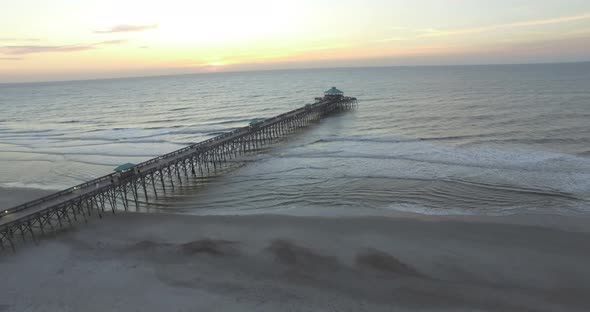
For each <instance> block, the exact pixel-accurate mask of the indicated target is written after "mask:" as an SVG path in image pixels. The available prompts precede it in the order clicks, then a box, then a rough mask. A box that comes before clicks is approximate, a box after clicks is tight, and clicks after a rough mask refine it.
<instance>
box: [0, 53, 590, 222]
mask: <svg viewBox="0 0 590 312" xmlns="http://www.w3.org/2000/svg"><path fill="white" fill-rule="evenodd" d="M332 86H336V87H338V88H339V89H341V90H343V91H344V92H345V95H349V96H355V97H357V98H358V99H359V105H358V108H357V109H356V110H355V111H352V112H349V113H345V114H340V115H337V116H332V117H329V118H326V119H324V120H322V121H321V122H320V123H318V124H315V125H313V126H311V127H310V128H308V129H306V130H305V131H303V132H301V133H298V134H295V135H293V136H291V137H289V138H288V139H287V140H285V141H283V142H281V143H279V144H276V145H274V146H273V147H271V148H268V149H265V150H264V151H262V152H261V153H260V154H258V155H255V156H252V157H249V158H248V159H245V160H244V162H243V163H242V164H240V165H239V166H237V167H234V169H233V170H230V171H228V172H225V173H224V174H223V175H221V176H219V177H215V178H210V179H205V180H199V181H194V183H193V184H190V185H184V186H183V187H182V188H181V189H180V190H179V191H178V192H175V193H174V194H170V195H169V196H168V197H166V198H164V199H161V200H160V201H159V202H157V203H152V204H150V205H146V206H145V207H143V208H142V209H143V210H144V211H148V212H175V213H188V214H250V213H254V214H257V213H288V214H320V215H337V214H340V213H342V212H344V211H345V212H346V213H353V214H357V215H363V214H372V215H373V214H381V213H387V212H391V211H401V212H412V213H422V214H436V215H449V214H453V215H456V214H459V215H462V214H468V215H505V214H513V213H530V214H562V215H590V63H578V64H548V65H493V66H449V67H383V68H342V69H306V70H283V71H263V72H240V73H208V74H195V75H181V76H166V77H147V78H124V79H108V80H93V81H72V82H45V83H24V84H0V111H1V114H0V187H2V188H15V187H27V188H41V189H55V190H58V189H63V188H67V187H70V186H73V185H76V184H78V183H81V182H83V181H86V180H90V179H92V178H95V177H99V176H101V175H105V174H108V173H111V172H112V170H113V168H114V167H116V166H118V165H120V164H123V163H127V162H132V163H139V162H141V161H144V160H147V159H149V158H152V157H154V156H157V155H160V154H164V153H166V152H170V151H173V150H175V149H178V148H181V147H183V146H186V145H187V144H190V143H194V142H198V141H201V140H205V139H207V138H210V137H212V136H215V135H218V134H221V133H223V132H225V131H230V130H232V129H235V128H237V127H242V126H246V125H247V124H248V123H249V121H250V120H252V119H254V118H265V117H272V116H274V115H278V114H281V113H283V112H285V111H288V110H291V109H295V108H297V107H300V106H303V105H305V104H306V103H311V102H313V100H314V98H315V97H317V96H321V95H322V93H323V91H324V90H326V89H328V88H330V87H332Z"/></svg>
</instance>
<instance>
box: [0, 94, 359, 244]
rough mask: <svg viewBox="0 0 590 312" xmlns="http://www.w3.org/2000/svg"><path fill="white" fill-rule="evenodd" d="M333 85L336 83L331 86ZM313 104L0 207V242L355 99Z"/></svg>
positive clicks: (78, 216) (244, 149)
mask: <svg viewBox="0 0 590 312" xmlns="http://www.w3.org/2000/svg"><path fill="white" fill-rule="evenodd" d="M333 89H334V90H336V91H338V90H337V89H335V88H333ZM328 92H330V91H327V93H326V96H325V97H323V98H316V101H317V102H316V103H315V104H308V105H306V106H304V107H301V108H298V109H295V110H292V111H290V112H287V113H284V114H281V115H278V116H275V117H272V118H269V119H265V120H262V121H259V122H257V123H254V124H251V125H249V126H246V127H242V128H238V129H236V130H234V131H231V132H228V133H224V134H222V135H219V136H216V137H214V138H211V139H208V140H205V141H202V142H199V143H196V144H192V145H189V146H187V147H184V148H182V149H179V150H176V151H174V152H171V153H168V154H165V155H162V156H159V157H156V158H153V159H150V160H148V161H145V162H143V163H140V164H137V165H135V166H133V167H132V168H130V169H128V170H125V171H122V172H116V173H112V174H109V175H106V176H103V177H99V178H97V179H94V180H91V181H88V182H86V183H82V184H80V185H76V186H74V187H71V188H69V189H65V190H63V191H60V192H57V193H54V194H51V195H48V196H45V197H42V198H39V199H36V200H33V201H31V202H27V203H24V204H22V205H19V206H16V207H13V208H9V209H5V210H3V211H0V248H1V249H6V248H7V247H10V249H12V250H13V251H14V250H15V244H16V243H17V238H20V239H18V240H19V241H20V240H22V241H26V240H27V239H32V240H33V241H35V242H37V236H39V235H44V234H45V233H47V232H51V231H54V230H55V229H56V228H58V227H59V228H61V227H64V226H68V225H72V224H73V222H81V221H84V222H87V219H88V218H89V217H90V216H92V215H93V214H96V215H97V216H98V217H102V215H103V213H105V211H107V210H110V211H111V212H112V213H115V211H116V210H119V209H124V210H128V209H129V206H130V205H132V204H135V206H136V208H139V203H140V201H145V202H149V201H150V198H152V200H153V199H157V198H158V192H166V188H168V189H169V190H173V189H174V187H175V183H178V184H182V183H183V181H184V183H186V182H187V181H188V179H189V175H190V176H192V177H206V176H211V175H214V174H215V172H217V171H218V170H219V169H221V168H222V167H223V166H224V165H226V164H227V162H228V159H232V158H236V157H239V156H241V155H244V154H248V153H253V152H256V151H257V150H259V148H260V147H262V146H264V145H267V144H270V143H272V142H273V141H274V140H276V139H278V138H280V137H283V136H286V135H289V134H290V133H292V132H294V131H296V130H297V129H299V128H303V127H306V126H308V125H309V124H310V123H312V122H316V121H319V120H320V119H321V118H323V117H325V116H327V115H330V114H332V113H335V112H340V111H346V110H349V109H351V108H353V107H354V106H355V105H356V98H353V97H344V96H342V94H341V92H340V91H338V92H340V93H338V94H332V93H328Z"/></svg>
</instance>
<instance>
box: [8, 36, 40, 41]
mask: <svg viewBox="0 0 590 312" xmlns="http://www.w3.org/2000/svg"><path fill="white" fill-rule="evenodd" d="M0 41H8V42H37V41H41V39H38V38H1V37H0Z"/></svg>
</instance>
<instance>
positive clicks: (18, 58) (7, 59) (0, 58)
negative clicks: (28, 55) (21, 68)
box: [0, 57, 23, 61]
mask: <svg viewBox="0 0 590 312" xmlns="http://www.w3.org/2000/svg"><path fill="white" fill-rule="evenodd" d="M22 59H23V58H22V57H0V61H20V60H22Z"/></svg>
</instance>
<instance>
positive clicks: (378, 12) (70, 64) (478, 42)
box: [0, 0, 590, 82]
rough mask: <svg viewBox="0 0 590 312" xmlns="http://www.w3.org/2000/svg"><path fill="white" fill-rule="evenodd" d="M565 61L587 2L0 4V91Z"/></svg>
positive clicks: (586, 51)
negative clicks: (33, 85)
mask: <svg viewBox="0 0 590 312" xmlns="http://www.w3.org/2000/svg"><path fill="white" fill-rule="evenodd" d="M572 61H590V1H588V0H511V1H508V0H412V1H410V0H338V1H336V0H293V1H291V0H284V1H280V0H249V1H239V0H215V1H206V0H166V1H163V0H153V1H149V0H142V1H134V0H133V1H122V0H101V1H94V0H53V1H44V0H43V1H42V0H19V1H14V0H0V82H16V81H39V80H69V79H89V78H104V77H121V76H143V75H163V74H177V73H192V72H210V71H234V70H265V69H275V68H276V69H278V68H311V67H342V66H388V65H447V64H497V63H536V62H572Z"/></svg>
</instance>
